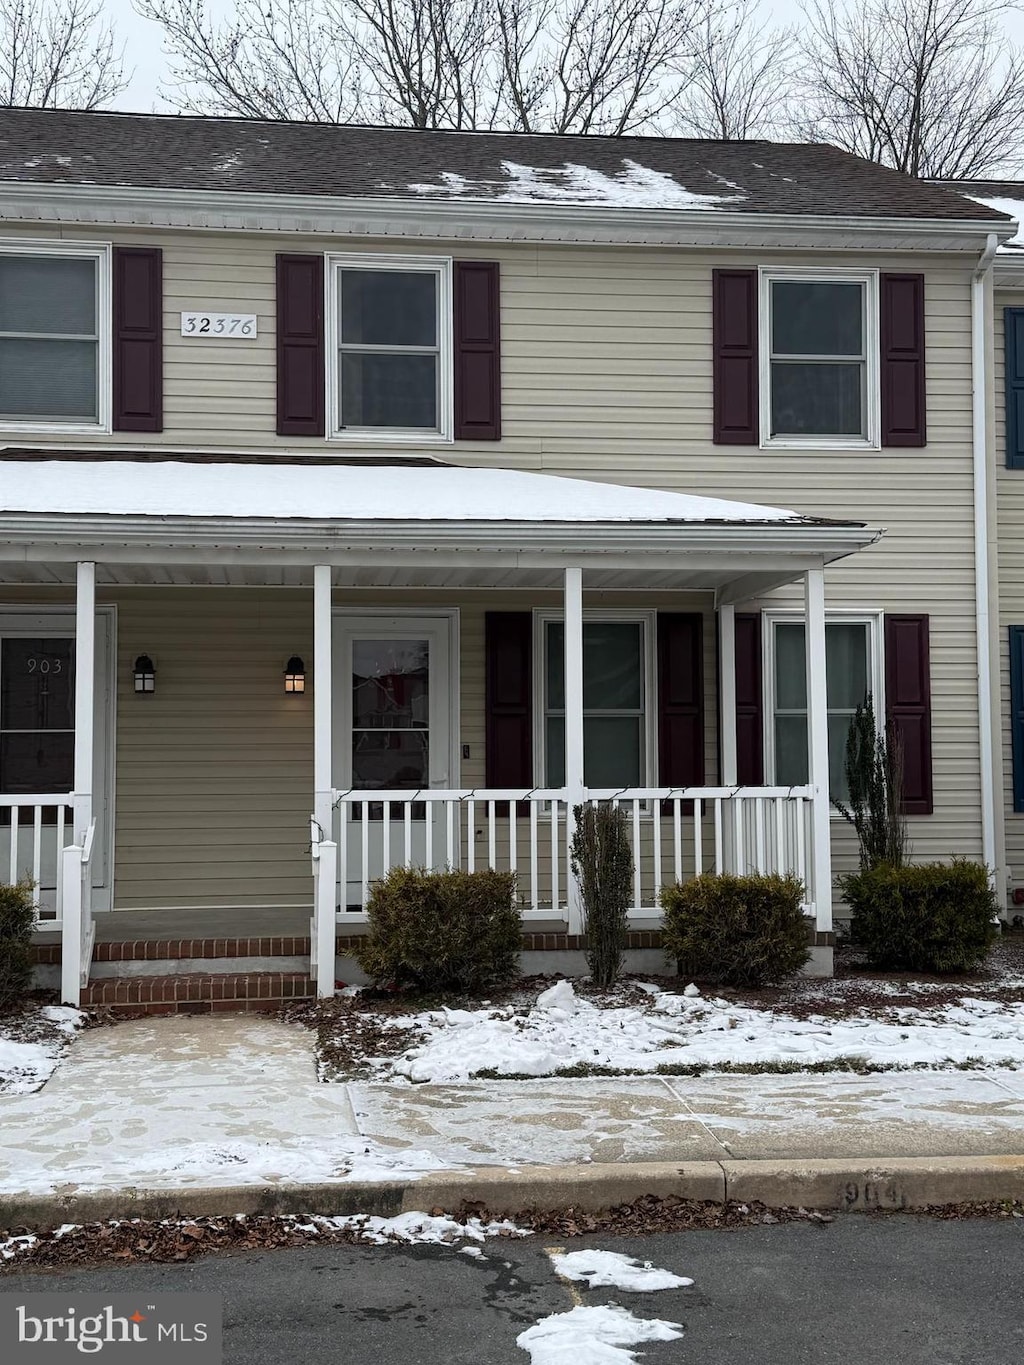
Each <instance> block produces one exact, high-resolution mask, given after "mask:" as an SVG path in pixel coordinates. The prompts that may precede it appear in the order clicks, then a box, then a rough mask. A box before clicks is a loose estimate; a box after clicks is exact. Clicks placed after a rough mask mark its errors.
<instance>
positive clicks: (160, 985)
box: [81, 972, 316, 1014]
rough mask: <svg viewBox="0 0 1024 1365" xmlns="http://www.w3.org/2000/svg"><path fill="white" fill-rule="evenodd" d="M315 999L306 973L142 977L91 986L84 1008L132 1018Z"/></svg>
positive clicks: (85, 992) (83, 999) (86, 990)
mask: <svg viewBox="0 0 1024 1365" xmlns="http://www.w3.org/2000/svg"><path fill="white" fill-rule="evenodd" d="M315 995H316V985H315V983H314V982H313V981H312V980H311V979H310V977H309V976H308V975H306V973H304V972H303V973H288V972H260V973H246V974H241V973H239V974H235V975H233V976H232V975H228V974H224V975H218V976H205V975H203V976H187V975H181V976H139V977H134V978H127V979H126V978H120V979H115V980H106V981H90V982H89V984H88V985H87V986H86V987H85V988H84V989H83V991H82V995H81V1003H82V1004H83V1005H96V1006H102V1007H105V1008H108V1009H113V1010H119V1011H120V1010H123V1011H131V1012H132V1013H137V1012H140V1011H141V1012H144V1013H152V1014H171V1013H189V1012H191V1013H207V1012H216V1013H220V1012H223V1011H228V1010H254V1009H263V1010H272V1009H277V1008H280V1007H281V1006H282V1005H285V1004H294V1003H295V1002H296V1001H299V1000H309V999H312V998H313V997H314V996H315Z"/></svg>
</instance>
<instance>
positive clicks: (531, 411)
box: [0, 228, 982, 885]
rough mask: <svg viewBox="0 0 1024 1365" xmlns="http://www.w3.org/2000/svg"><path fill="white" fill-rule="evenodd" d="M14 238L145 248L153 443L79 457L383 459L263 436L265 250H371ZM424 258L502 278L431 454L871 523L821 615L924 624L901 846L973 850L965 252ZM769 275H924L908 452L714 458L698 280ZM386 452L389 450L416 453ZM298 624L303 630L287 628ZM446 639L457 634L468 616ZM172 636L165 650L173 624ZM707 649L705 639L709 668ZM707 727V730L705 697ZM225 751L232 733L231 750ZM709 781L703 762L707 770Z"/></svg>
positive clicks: (268, 321)
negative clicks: (923, 768)
mask: <svg viewBox="0 0 1024 1365" xmlns="http://www.w3.org/2000/svg"><path fill="white" fill-rule="evenodd" d="M5 231H7V230H5ZM24 235H36V236H41V235H47V236H49V237H54V236H59V235H63V236H65V237H67V238H69V239H79V240H81V239H90V240H107V241H109V240H111V239H113V240H115V241H117V242H121V243H125V244H127V243H136V244H140V243H142V244H144V243H153V244H156V245H160V246H161V247H162V248H163V251H164V277H165V283H164V309H165V392H164V397H165V429H164V431H163V433H162V434H161V435H158V436H155V437H148V438H145V439H144V440H140V438H139V437H138V436H132V435H130V434H115V435H114V436H109V435H107V436H102V437H100V436H97V437H96V438H95V439H94V440H92V442H91V443H92V444H94V445H96V446H99V447H109V446H110V445H111V444H112V443H117V444H123V445H126V446H130V447H139V446H140V445H143V444H145V445H147V446H150V447H151V448H154V449H161V448H168V447H172V448H185V449H188V448H192V447H201V448H205V449H209V448H211V447H212V448H222V449H232V450H237V449H257V450H278V451H282V452H283V451H284V450H290V451H301V452H302V453H305V454H314V455H315V454H337V453H344V452H346V451H354V452H356V453H367V451H371V452H372V453H380V452H381V449H382V447H380V446H378V447H376V449H374V448H373V447H372V446H371V445H370V444H369V443H367V442H365V441H364V442H362V443H360V444H357V445H352V444H351V443H348V442H325V441H323V440H316V439H309V440H306V441H303V440H300V439H296V438H289V439H287V440H283V439H281V438H279V437H277V436H276V435H275V434H274V419H275V392H274V379H275V362H274V322H275V316H274V309H275V303H274V257H275V252H277V251H296V250H300V251H323V250H328V249H330V250H339V249H343V250H356V251H368V252H369V251H372V250H373V249H374V246H373V244H368V243H364V242H355V243H354V242H351V241H347V240H345V239H333V240H331V239H325V238H301V237H296V238H285V237H278V238H275V237H270V236H263V235H259V236H257V235H256V234H252V235H250V236H241V235H226V234H225V235H221V234H216V233H200V232H196V233H186V232H180V233H171V232H160V233H156V232H153V233H147V232H146V231H145V230H128V229H118V230H117V231H116V232H105V233H104V232H101V231H99V230H95V229H89V230H85V229H82V230H73V229H71V228H67V229H64V231H63V233H55V232H54V230H53V229H52V228H47V229H45V230H43V229H40V230H37V231H35V232H34V234H29V233H28V232H26V233H25V234H24ZM408 245H409V249H410V251H414V252H415V253H416V254H424V253H425V252H426V251H427V250H428V249H429V248H426V247H425V246H424V244H423V243H422V242H416V243H410V244H408ZM402 247H403V244H402V243H401V242H398V241H395V240H391V241H388V242H386V243H381V244H378V247H377V249H379V250H386V251H389V252H400V251H401V250H402ZM435 249H436V250H437V251H439V252H446V251H447V252H450V253H452V254H454V255H456V256H458V257H460V258H470V257H478V258H484V259H498V260H500V263H501V295H502V314H501V342H502V376H503V411H502V430H503V439H502V440H500V441H496V442H476V443H470V442H457V443H455V444H452V445H443V446H439V447H433V448H432V449H433V450H434V452H435V453H437V454H438V455H439V456H441V457H442V458H445V459H449V460H453V461H456V462H460V463H466V464H481V465H490V466H509V467H514V468H524V469H536V470H542V471H545V472H550V473H557V474H567V475H571V476H575V477H580V478H591V479H600V480H605V481H612V482H622V483H632V484H639V485H648V486H656V487H663V488H668V489H677V490H685V491H688V492H696V493H706V494H714V495H719V496H723V497H734V498H740V499H743V500H749V501H755V502H756V501H760V502H764V503H769V504H773V505H776V506H784V507H791V508H794V509H796V510H799V511H802V512H808V513H814V514H818V515H823V516H831V517H838V518H842V519H857V520H863V521H866V522H868V523H871V524H874V525H880V526H882V527H885V528H886V532H887V534H886V536H885V537H884V539H883V541H882V542H881V543H880V544H879V545H877V546H875V547H873V548H871V549H870V550H868V551H865V552H864V553H862V554H860V555H857V556H855V557H854V558H853V559H851V560H850V561H849V562H847V563H843V564H839V565H837V566H835V567H834V568H831V569H830V570H829V571H828V573H827V575H826V591H827V601H828V604H829V605H830V606H848V607H857V608H862V609H870V610H879V611H891V612H913V613H927V614H928V615H929V616H930V620H931V668H932V678H931V682H932V707H933V753H934V794H935V811H934V814H933V815H931V816H920V817H912V818H911V821H910V825H911V840H912V843H913V852H914V855H915V856H916V857H918V858H930V857H937V858H948V857H949V856H950V855H951V854H954V853H964V854H968V855H970V856H973V857H977V856H980V854H981V847H982V846H981V826H980V778H979V737H978V720H977V714H978V712H977V671H976V643H975V599H974V564H973V528H972V504H973V485H972V464H971V354H970V335H971V326H970V276H971V270H972V268H973V266H974V264H975V258H974V257H965V256H960V257H955V256H941V255H935V256H932V257H931V258H926V257H924V256H922V255H912V254H909V253H907V254H893V255H885V256H883V255H881V254H872V253H865V252H860V253H847V254H845V255H844V254H842V253H831V254H830V253H816V254H815V255H814V256H810V255H808V254H804V255H802V256H795V255H791V254H786V253H767V252H766V253H760V254H759V253H758V252H757V251H756V250H755V249H751V250H750V251H749V253H744V254H743V255H740V254H739V253H730V254H726V253H724V252H723V253H718V254H717V255H716V254H715V253H711V252H706V251H701V252H693V251H683V250H678V251H673V250H667V249H659V248H625V247H623V248H610V247H594V248H586V247H580V246H564V247H560V246H531V245H501V246H496V245H493V244H463V243H459V244H449V245H445V244H439V245H438V246H437V247H436V248H435ZM767 263H772V264H800V265H809V264H828V265H847V266H851V267H854V266H855V267H856V268H857V269H859V270H863V269H865V268H874V267H877V268H880V269H888V270H894V271H907V270H911V271H921V270H923V271H924V273H925V275H926V287H925V314H926V341H927V391H928V430H929V444H928V446H927V447H926V448H925V449H903V450H882V451H876V452H870V451H863V452H860V451H849V450H847V451H831V452H829V451H792V450H790V451H787V450H771V451H762V450H759V449H758V448H757V447H749V446H748V447H742V446H734V447H729V446H715V445H713V444H712V439H711V437H712V350H711V289H712V269H713V268H714V267H716V266H726V265H727V266H735V267H748V268H749V267H756V266H757V265H759V264H767ZM192 308H210V309H220V310H232V309H234V310H245V311H251V310H252V309H253V308H256V309H257V310H258V312H259V337H258V338H257V340H255V341H253V342H249V343H245V344H244V345H243V344H241V343H239V344H233V343H226V342H217V343H213V342H211V343H209V344H208V345H202V344H199V343H196V342H192V341H186V340H183V339H182V338H181V336H180V334H179V317H178V315H179V313H180V311H181V310H182V309H192ZM0 435H2V433H0ZM80 440H81V438H77V440H76V443H78V441H80ZM47 441H49V442H50V443H54V442H56V441H57V438H56V437H49V438H43V439H39V440H37V439H36V438H35V437H31V438H29V437H26V436H25V435H19V436H18V437H17V438H13V439H12V441H11V443H12V444H45V443H46V442H47ZM81 443H82V444H86V445H87V444H89V443H90V442H89V441H84V442H81ZM383 449H384V450H385V451H386V452H393V453H402V452H407V451H409V450H420V451H422V450H423V449H424V446H423V445H422V444H420V445H415V444H412V445H408V446H406V445H395V444H391V445H388V446H386V447H383ZM202 596H203V594H197V597H202ZM636 600H639V599H636ZM777 601H781V602H790V601H792V602H798V601H799V594H798V593H795V592H789V593H783V594H780V595H779V597H778V598H777V599H773V602H772V603H771V604H769V603H767V602H765V603H762V604H760V605H762V606H767V605H774V604H775V603H776V602H777ZM482 609H483V607H482V605H481V607H480V610H482ZM204 610H206V608H204ZM305 622H306V617H305V616H303V617H302V625H303V628H305ZM223 624H224V623H223V622H221V623H220V626H218V624H217V623H209V624H207V623H205V621H204V624H203V629H204V630H206V631H208V635H209V637H210V638H211V639H214V640H217V641H218V642H219V641H220V636H219V635H218V630H219V629H220V628H221V626H223ZM275 629H276V630H277V632H278V633H277V636H276V639H277V640H278V641H279V644H278V645H277V646H275V647H276V648H277V652H278V653H280V652H281V650H284V653H283V654H282V663H283V659H284V658H286V657H287V655H288V653H290V652H292V650H293V649H294V648H295V647H296V646H295V645H294V644H293V642H292V639H291V634H292V633H291V632H289V631H288V630H286V629H283V628H282V623H281V621H280V620H279V621H278V624H277V626H276V627H275ZM463 629H464V639H466V638H467V636H468V635H469V634H470V631H469V622H468V617H467V618H466V619H465V620H464V623H463ZM181 630H182V638H183V643H184V642H185V636H187V630H186V628H185V625H184V623H182V626H181ZM144 634H145V632H144V631H142V632H140V638H141V635H144ZM295 634H296V635H298V634H299V632H298V631H296V632H295ZM285 636H288V637H289V638H288V640H287V641H286V640H285ZM713 638H714V637H713V634H712V633H711V625H709V635H708V640H709V642H710V646H709V648H708V649H707V650H706V658H707V660H708V667H709V668H710V667H711V666H712V664H713V659H714V648H713ZM268 649H269V646H268ZM197 655H198V647H197ZM154 657H157V656H156V654H155V653H154ZM275 657H276V656H275ZM158 663H159V659H158ZM466 667H467V668H469V664H468V663H467V664H466ZM473 667H474V668H475V669H476V670H477V672H476V673H475V674H473V675H469V674H467V678H466V682H467V686H468V687H469V688H470V689H474V688H475V689H476V692H477V693H478V694H479V692H480V690H481V688H482V672H481V669H482V664H481V663H480V661H479V659H478V660H477V662H476V664H474V665H473ZM242 685H243V686H244V685H245V684H242ZM282 700H283V698H282ZM225 707H226V708H227V707H228V702H227V701H225ZM708 713H709V715H713V714H714V701H713V698H709V706H708ZM257 728H258V727H255V726H254V731H255V730H256V729H257ZM144 738H145V736H144V735H142V736H140V741H139V742H143V741H144ZM244 738H245V737H244V736H243V733H242V730H241V729H240V730H239V734H238V741H239V749H240V750H241V749H244V748H245V742H243V739H244ZM256 740H258V736H256V739H254V742H256ZM246 742H247V738H246ZM138 761H139V771H138V776H137V779H136V780H137V782H138V786H137V788H136V790H137V791H139V792H140V793H141V792H142V790H143V789H144V787H145V781H144V776H143V770H144V768H145V759H144V757H143V755H142V754H141V753H140V754H139V756H138ZM712 771H713V769H712V767H711V765H710V764H709V775H710V773H711V772H712ZM286 778H287V783H293V782H298V780H299V779H298V776H297V772H292V771H291V770H289V772H288V773H287V774H286ZM287 790H289V791H290V790H291V787H290V786H288V787H287ZM131 791H132V788H131V786H130V785H129V786H126V785H125V784H124V783H122V784H121V785H120V788H119V799H120V802H121V803H122V810H124V809H125V803H127V802H128V801H129V799H130V793H131ZM289 799H290V798H289ZM291 809H292V808H291V806H289V810H290V811H291ZM293 819H295V820H297V819H298V807H297V806H296V808H295V810H294V812H292V813H291V814H289V815H288V820H289V821H291V820H293ZM261 828H262V827H261ZM837 845H838V848H839V853H840V857H839V860H838V865H839V866H840V867H842V866H846V865H848V864H849V860H850V858H851V856H852V848H853V845H852V842H851V841H850V839H849V837H848V832H847V831H846V830H845V829H840V827H839V826H838V825H837ZM200 865H201V864H200V861H197V863H196V866H197V868H198V867H199V866H200ZM126 875H129V874H128V872H127V869H126ZM204 875H205V873H204ZM128 885H131V882H130V880H129V883H128Z"/></svg>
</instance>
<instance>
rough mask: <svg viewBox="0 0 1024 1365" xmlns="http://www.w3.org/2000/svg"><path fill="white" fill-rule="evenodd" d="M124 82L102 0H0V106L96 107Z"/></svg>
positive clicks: (121, 56) (118, 50)
mask: <svg viewBox="0 0 1024 1365" xmlns="http://www.w3.org/2000/svg"><path fill="white" fill-rule="evenodd" d="M127 84H128V80H127V78H126V76H125V74H124V48H123V46H121V47H119V46H118V45H117V42H116V39H115V36H114V30H113V28H112V26H111V25H110V24H108V23H106V22H105V21H104V18H103V0H0V104H4V105H30V106H33V107H36V108H42V109H57V108H61V109H97V108H100V107H102V106H103V105H105V104H109V103H110V101H111V100H112V99H113V98H114V97H115V96H116V95H119V94H120V93H121V91H122V90H123V89H124V88H125V86H126V85H127Z"/></svg>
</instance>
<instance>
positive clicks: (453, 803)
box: [444, 799, 459, 868]
mask: <svg viewBox="0 0 1024 1365" xmlns="http://www.w3.org/2000/svg"><path fill="white" fill-rule="evenodd" d="M444 804H445V813H444V816H445V853H446V855H447V858H448V866H449V867H450V868H454V867H455V811H456V809H457V808H458V804H459V803H458V801H457V800H451V799H449V800H448V801H446V802H445V803H444Z"/></svg>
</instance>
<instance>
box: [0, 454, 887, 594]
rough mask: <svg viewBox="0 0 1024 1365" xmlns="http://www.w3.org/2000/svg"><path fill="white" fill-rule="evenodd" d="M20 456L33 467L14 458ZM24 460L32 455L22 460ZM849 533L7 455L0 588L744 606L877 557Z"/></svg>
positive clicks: (573, 503)
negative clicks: (538, 595) (91, 578)
mask: <svg viewBox="0 0 1024 1365" xmlns="http://www.w3.org/2000/svg"><path fill="white" fill-rule="evenodd" d="M22 454H25V455H29V452H22ZM33 454H35V453H34V452H33ZM880 534H881V532H880V531H878V530H876V529H872V528H869V527H865V526H864V525H863V524H861V523H858V522H839V521H832V520H825V519H822V518H815V517H809V516H805V515H802V514H799V513H795V512H790V511H786V510H785V509H782V508H776V507H761V506H758V505H755V504H751V503H739V502H730V501H726V500H723V499H720V498H706V497H702V496H692V497H691V496H689V495H684V494H680V493H669V492H664V491H661V490H657V489H647V488H631V487H624V486H621V485H613V484H601V483H594V482H585V481H583V480H577V479H567V478H558V477H554V476H550V475H543V474H531V473H526V472H523V471H517V470H500V469H468V468H458V467H454V466H449V465H441V464H438V463H436V462H433V463H424V464H411V465H410V464H409V463H408V462H406V463H404V464H400V463H397V462H396V463H395V464H385V465H381V464H379V463H378V464H372V465H368V464H365V463H364V464H362V465H360V464H359V463H357V462H355V461H352V460H347V461H346V462H344V463H341V462H338V461H336V460H335V461H332V460H330V459H327V460H319V461H313V460H306V461H299V460H294V461H293V462H290V463H281V462H279V461H264V462H259V463H254V462H252V460H250V461H248V462H247V461H245V460H244V459H242V458H238V459H237V460H225V459H223V458H218V459H217V460H209V459H205V460H200V459H198V458H192V459H189V458H187V457H186V458H173V459H167V458H163V457H161V458H153V457H151V456H145V457H140V456H134V457H133V456H129V457H128V458H120V459H113V458H106V457H104V458H101V459H97V458H75V459H66V458H65V459H60V458H52V457H50V458H38V457H37V458H31V457H30V458H22V459H17V458H11V456H10V455H8V456H7V457H6V458H4V457H0V581H2V582H5V583H10V584H58V585H62V584H67V585H70V584H71V583H73V582H74V579H75V568H74V566H75V563H76V562H77V561H79V560H92V561H95V562H96V564H97V582H98V583H100V584H104V585H119V586H120V585H141V586H179V585H180V586H192V585H200V586H215V587H216V586H221V587H248V586H266V585H271V586H279V587H285V588H289V587H294V588H302V587H309V586H311V584H312V566H313V565H314V564H328V565H330V566H331V567H332V569H333V580H334V583H335V584H336V585H337V586H340V587H355V588H360V587H366V588H378V587H379V588H389V587H390V588H411V587H416V588H535V589H543V588H559V587H561V584H562V573H563V570H564V568H565V567H567V566H569V565H576V566H580V567H583V568H584V569H585V571H586V584H587V587H588V588H643V589H647V590H657V589H680V588H685V589H691V590H694V591H704V592H712V591H713V592H715V593H717V594H718V596H719V598H720V600H732V601H737V600H742V599H743V598H744V597H751V596H754V595H756V594H757V593H760V592H764V591H767V590H769V589H771V588H772V587H776V586H779V585H780V584H782V583H786V582H791V581H792V580H793V579H794V578H796V577H797V576H799V575H800V574H801V573H802V572H803V571H804V570H805V569H807V568H812V567H815V566H816V565H821V564H823V563H829V562H831V561H833V560H835V559H839V558H842V557H844V556H846V555H849V554H851V553H853V552H855V551H856V550H858V549H861V548H862V547H864V546H865V545H869V544H871V543H872V542H873V541H874V540H876V539H877V538H878V536H879V535H880Z"/></svg>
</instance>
